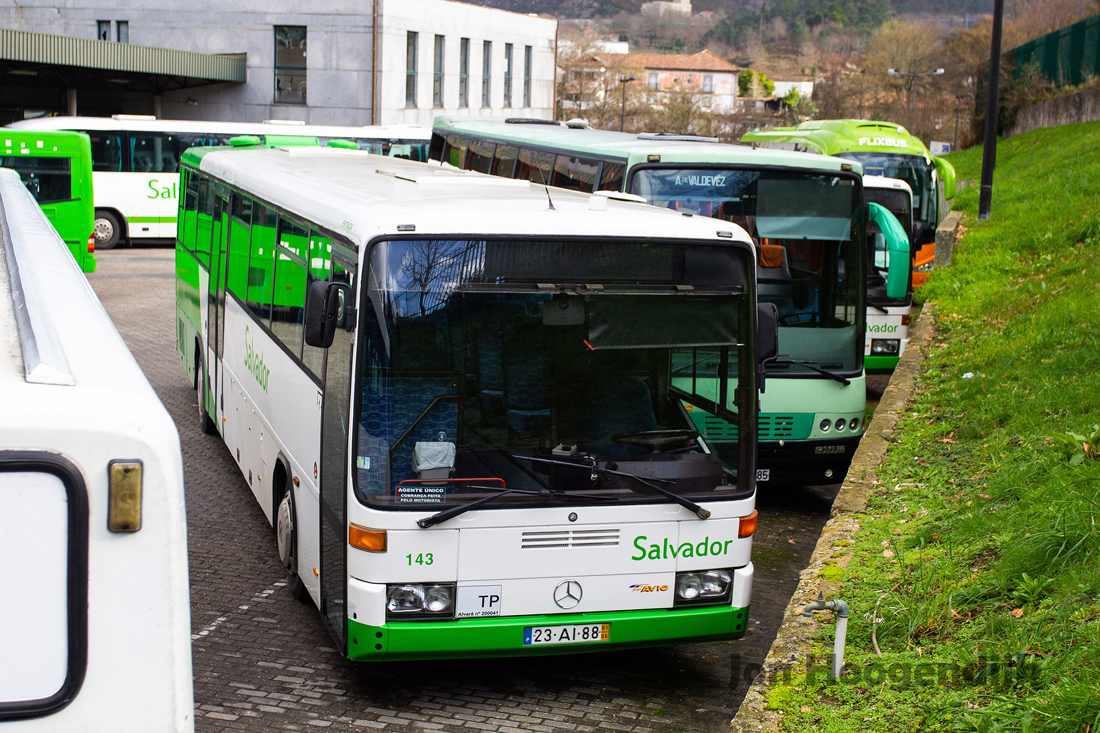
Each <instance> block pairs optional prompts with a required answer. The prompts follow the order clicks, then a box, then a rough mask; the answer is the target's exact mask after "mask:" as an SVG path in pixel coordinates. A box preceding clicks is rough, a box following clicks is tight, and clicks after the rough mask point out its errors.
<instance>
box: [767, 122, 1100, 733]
mask: <svg viewBox="0 0 1100 733" xmlns="http://www.w3.org/2000/svg"><path fill="white" fill-rule="evenodd" d="M998 156H999V160H998V168H997V174H996V177H995V180H994V191H993V212H992V217H991V218H990V219H989V220H988V221H986V222H978V221H977V205H978V193H979V192H978V187H977V185H975V186H973V187H972V188H969V189H967V190H965V191H963V192H961V193H960V195H959V197H958V199H957V201H956V208H958V209H961V210H963V211H965V212H966V214H967V216H966V218H965V222H966V225H967V227H968V231H967V232H966V234H965V236H964V238H963V240H962V242H961V244H960V245H959V246H957V248H956V250H955V253H954V266H953V267H952V268H950V269H947V270H944V271H940V272H936V273H934V274H933V276H932V278H931V279H930V281H929V283H928V285H927V286H926V287H925V288H924V290H923V292H922V295H923V296H924V297H925V298H926V299H927V300H929V301H931V302H934V303H936V313H937V327H938V334H937V337H936V339H935V341H934V343H933V344H932V346H931V348H930V349H929V352H928V355H927V360H926V363H925V367H924V371H923V373H922V375H921V377H920V379H919V380H918V389H917V392H916V394H915V395H914V399H913V402H912V403H911V405H910V408H909V412H908V413H907V414H906V416H905V417H904V419H903V420H902V422H901V424H900V431H899V435H898V438H897V442H896V444H895V445H894V446H892V447H891V449H890V451H889V454H888V456H887V459H886V461H885V464H884V465H883V467H882V470H881V471H880V477H881V479H882V481H883V486H882V487H881V488H880V489H879V490H878V492H877V495H876V496H875V497H874V498H873V499H872V502H871V505H870V507H869V515H868V516H867V517H866V518H865V520H864V522H863V529H862V531H861V532H860V534H859V535H858V536H857V542H856V547H855V553H854V557H853V560H852V562H851V563H850V565H849V566H848V567H847V568H845V569H844V570H843V575H844V584H843V586H842V594H843V596H844V597H845V598H846V599H847V600H848V602H849V603H850V604H851V605H852V617H851V619H850V625H849V628H848V645H847V656H846V659H845V661H846V677H845V678H844V679H842V680H841V681H840V682H839V683H833V682H829V681H823V676H824V675H823V674H821V673H820V672H819V673H818V674H816V675H814V676H811V677H808V678H795V679H794V680H791V681H789V682H788V683H786V684H780V685H779V686H777V687H776V688H775V690H774V692H773V694H772V697H771V701H770V702H771V705H772V706H773V707H777V708H780V709H782V710H784V712H785V721H786V726H787V728H788V729H789V730H790V731H804V730H822V731H860V730H866V731H900V730H967V731H995V730H1011V731H1040V730H1041V731H1079V732H1084V731H1089V732H1091V733H1095V732H1096V731H1100V525H1098V521H1100V457H1098V456H1097V443H1098V442H1100V431H1097V432H1096V433H1094V432H1093V431H1094V426H1095V425H1096V424H1100V331H1098V329H1100V324H1098V321H1100V124H1084V125H1070V126H1065V127H1059V128H1054V129H1049V130H1039V131H1036V132H1033V133H1029V134H1027V135H1022V136H1020V137H1017V138H1013V139H1011V140H1001V141H1000V142H999V145H998ZM952 161H953V162H954V164H955V165H956V167H957V168H958V171H959V175H960V178H965V179H971V180H974V181H977V180H978V179H979V178H980V171H981V150H980V148H973V149H971V150H968V151H963V152H961V153H959V154H956V155H955V156H953V158H952ZM1074 436H1076V437H1074ZM835 571H836V572H837V573H838V574H839V569H835ZM876 604H877V606H876ZM876 608H877V614H875V615H877V617H878V618H879V623H878V624H877V629H876V633H877V638H878V642H879V644H880V646H881V649H882V652H883V655H882V658H881V659H879V658H877V657H876V655H875V653H874V652H873V650H872V644H871V633H872V612H873V611H874V609H876ZM822 615H825V616H827V614H819V616H822ZM824 621H825V619H823V623H822V624H821V629H822V631H821V634H820V637H819V639H818V642H819V649H818V652H817V654H818V657H819V658H821V659H823V663H824V657H826V656H827V655H828V653H829V651H830V650H831V646H832V630H833V624H832V623H827V622H824Z"/></svg>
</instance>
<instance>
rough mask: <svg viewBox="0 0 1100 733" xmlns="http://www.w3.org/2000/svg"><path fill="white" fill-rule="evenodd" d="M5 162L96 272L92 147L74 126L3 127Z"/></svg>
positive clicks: (0, 144) (84, 265)
mask: <svg viewBox="0 0 1100 733" xmlns="http://www.w3.org/2000/svg"><path fill="white" fill-rule="evenodd" d="M0 168H11V169H12V170H14V171H15V172H16V173H18V174H19V177H20V178H21V179H22V181H23V184H24V185H25V186H26V187H27V190H28V191H30V192H31V195H32V196H33V197H34V200H35V201H37V202H38V205H39V206H40V207H41V208H42V212H43V213H44V214H45V215H46V217H47V218H48V219H49V220H50V223H51V224H53V227H54V229H56V230H57V233H58V234H59V235H60V236H61V239H62V240H63V241H64V242H65V244H66V245H68V247H69V252H71V253H72V255H73V258H74V259H75V260H76V261H77V263H78V264H79V265H80V269H81V270H83V271H84V272H95V237H94V236H93V233H92V230H93V228H94V226H95V225H94V223H93V219H94V216H93V204H92V148H91V143H90V142H89V138H88V136H87V135H81V134H79V133H75V132H53V131H24V130H9V129H0Z"/></svg>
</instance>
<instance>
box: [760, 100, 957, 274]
mask: <svg viewBox="0 0 1100 733" xmlns="http://www.w3.org/2000/svg"><path fill="white" fill-rule="evenodd" d="M741 142H743V143H747V144H751V145H752V146H753V147H765V148H773V149H780V150H794V151H805V152H810V153H819V154H821V155H835V156H837V157H839V158H847V159H849V160H856V161H859V163H860V164H861V165H862V166H863V172H864V174H865V175H869V176H870V175H875V176H885V177H887V178H897V179H900V180H902V181H905V182H906V183H907V184H908V185H909V188H911V189H912V190H913V220H914V224H913V229H914V231H913V235H912V239H913V244H914V254H913V267H914V269H913V285H914V287H918V286H920V285H922V284H923V283H924V281H925V280H926V279H927V278H928V271H930V270H931V269H932V260H933V258H934V255H935V246H936V227H937V226H938V225H939V223H940V220H941V219H942V218H943V216H944V214H945V213H946V212H947V205H946V201H947V200H948V199H952V198H954V197H955V169H954V167H952V165H951V164H950V163H948V162H947V161H946V160H944V159H943V158H937V157H936V156H934V155H932V154H931V153H929V152H928V148H926V147H925V145H924V143H923V142H921V140H920V138H918V137H914V136H913V135H912V134H911V133H910V132H909V131H908V130H906V129H905V128H904V127H902V126H901V125H899V124H896V123H894V122H881V121H876V120H811V121H809V122H803V123H802V124H800V125H798V126H797V127H777V128H775V129H772V130H753V131H752V132H747V133H745V134H744V135H742V136H741Z"/></svg>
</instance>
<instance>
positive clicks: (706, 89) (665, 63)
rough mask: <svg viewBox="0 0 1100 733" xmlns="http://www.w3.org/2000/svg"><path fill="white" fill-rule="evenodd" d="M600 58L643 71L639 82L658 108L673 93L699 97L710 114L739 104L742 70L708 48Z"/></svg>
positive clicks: (730, 109) (601, 55)
mask: <svg viewBox="0 0 1100 733" xmlns="http://www.w3.org/2000/svg"><path fill="white" fill-rule="evenodd" d="M597 59H598V60H600V61H601V62H602V63H605V64H608V65H610V62H611V60H612V59H615V60H617V61H618V65H619V66H622V67H626V68H637V69H642V73H643V76H641V77H639V80H640V81H642V82H644V83H645V88H646V96H647V102H649V103H650V104H654V105H658V106H659V105H661V104H662V103H663V102H664V101H665V100H666V99H667V97H668V95H669V94H671V93H674V92H691V93H695V94H698V95H700V104H701V106H702V107H703V108H704V109H706V110H708V111H710V112H718V113H722V112H729V111H732V110H733V108H734V107H735V105H736V104H737V75H738V73H739V72H740V69H738V68H737V67H736V66H734V65H733V64H731V63H730V62H728V61H726V60H725V59H723V58H722V57H721V56H718V55H717V54H714V53H711V52H710V51H707V50H705V49H704V50H702V51H700V52H698V53H693V54H666V53H628V54H614V55H612V54H600V55H599V56H597Z"/></svg>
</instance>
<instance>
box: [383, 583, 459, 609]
mask: <svg viewBox="0 0 1100 733" xmlns="http://www.w3.org/2000/svg"><path fill="white" fill-rule="evenodd" d="M454 604H455V586H454V583H402V584H400V585H387V586H386V618H412V617H432V618H437V617H441V616H446V617H450V616H453V615H454Z"/></svg>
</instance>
